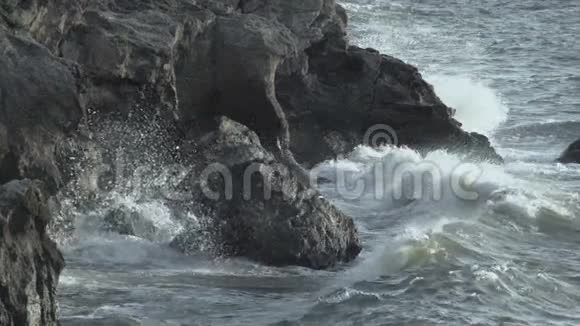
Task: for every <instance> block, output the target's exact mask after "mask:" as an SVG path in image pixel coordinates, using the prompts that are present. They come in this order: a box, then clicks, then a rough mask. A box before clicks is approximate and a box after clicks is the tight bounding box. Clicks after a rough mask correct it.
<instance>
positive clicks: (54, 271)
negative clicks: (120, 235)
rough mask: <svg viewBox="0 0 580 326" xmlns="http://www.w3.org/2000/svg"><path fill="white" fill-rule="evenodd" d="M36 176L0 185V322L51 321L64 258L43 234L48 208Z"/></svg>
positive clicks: (13, 325) (46, 325) (40, 324)
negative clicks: (34, 178) (31, 179)
mask: <svg viewBox="0 0 580 326" xmlns="http://www.w3.org/2000/svg"><path fill="white" fill-rule="evenodd" d="M42 188H43V186H42V184H41V183H40V182H36V181H30V180H21V181H12V182H9V183H7V184H4V185H2V186H0V232H1V236H0V261H2V264H0V324H1V325H6V326H21V325H33V326H52V325H54V326H56V325H58V303H57V298H56V286H57V284H58V277H59V274H60V272H61V271H62V269H63V267H64V259H63V257H62V255H61V254H60V252H59V250H58V249H57V247H56V244H55V243H54V242H52V241H51V240H50V238H49V237H48V235H47V234H46V226H47V224H48V223H49V221H50V212H49V210H48V204H47V201H46V194H45V192H44V191H43V190H42Z"/></svg>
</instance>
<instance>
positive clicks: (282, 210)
mask: <svg viewBox="0 0 580 326" xmlns="http://www.w3.org/2000/svg"><path fill="white" fill-rule="evenodd" d="M218 124H219V126H218V128H217V131H213V132H211V133H209V134H207V135H205V136H204V137H203V138H202V141H201V142H200V143H199V144H198V146H199V148H198V150H199V152H200V153H201V154H202V155H201V157H203V158H205V159H207V162H206V165H203V164H201V165H200V166H207V167H209V168H208V169H206V170H205V172H207V173H201V174H202V175H205V176H206V178H201V179H200V180H199V183H198V184H197V185H196V187H195V189H194V192H195V193H196V195H197V198H198V202H199V203H200V204H201V207H203V208H204V209H205V212H202V213H204V214H210V215H211V216H215V217H216V218H217V219H216V223H215V225H214V228H215V230H214V231H215V234H216V235H217V236H218V237H220V240H221V243H222V244H221V246H222V250H223V252H224V253H225V254H229V255H237V256H244V257H249V258H252V259H255V260H258V261H262V262H266V263H268V264H273V265H302V266H308V267H311V268H326V267H329V266H332V265H334V264H336V263H337V262H348V261H350V260H352V259H353V258H354V257H356V256H357V254H358V253H359V251H360V250H361V247H360V243H359V240H358V237H357V231H356V228H355V226H354V223H353V221H352V219H351V218H349V217H347V216H345V215H344V214H343V213H341V212H340V211H338V210H337V209H336V208H335V207H333V206H332V205H331V204H330V203H329V202H328V201H327V200H326V199H324V198H323V197H322V196H321V195H320V194H319V193H318V192H317V191H315V190H313V189H310V188H308V187H307V186H304V185H303V184H301V182H300V177H298V176H296V174H295V172H294V171H292V170H291V169H290V168H288V166H287V165H284V164H281V163H280V162H279V161H277V160H276V159H275V157H274V155H272V154H271V153H269V152H268V151H266V150H265V149H264V148H263V147H262V146H261V144H260V140H259V139H258V136H257V135H256V134H255V133H254V132H252V131H251V130H249V129H248V128H247V127H245V126H243V125H241V124H239V123H237V122H234V121H232V120H230V119H228V118H219V120H218ZM191 232H194V233H193V234H190V233H191ZM196 235H197V232H196V231H195V230H191V231H186V232H185V233H184V234H182V235H180V236H178V237H177V238H176V239H175V240H174V241H173V243H172V246H173V247H176V248H178V249H180V250H183V251H188V250H190V249H191V248H195V247H196V246H195V245H192V243H194V242H195V241H196Z"/></svg>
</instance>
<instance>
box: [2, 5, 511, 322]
mask: <svg viewBox="0 0 580 326" xmlns="http://www.w3.org/2000/svg"><path fill="white" fill-rule="evenodd" d="M346 26H347V15H346V12H345V11H344V9H343V8H342V7H341V6H340V5H338V4H336V3H335V1H334V0H295V1H288V0H50V1H49V0H27V1H24V0H5V1H2V3H1V4H0V72H1V78H0V184H6V186H5V187H7V188H6V189H9V188H10V189H12V188H13V185H14V184H13V183H11V182H13V181H12V180H16V179H17V180H23V179H34V180H39V181H34V182H33V183H29V182H27V183H26V186H25V185H21V186H19V189H20V188H22V189H25V188H26V187H28V189H36V188H34V187H33V186H32V184H37V183H38V182H42V183H43V184H44V185H46V186H45V188H46V190H45V192H43V193H46V195H47V196H49V195H55V194H58V195H59V196H61V197H62V196H67V194H68V195H70V189H68V187H69V186H68V185H70V184H71V183H74V184H75V185H76V186H78V185H82V188H83V189H82V192H83V194H84V193H86V194H89V196H87V197H83V198H85V200H86V198H94V196H90V194H91V193H93V194H94V193H98V192H103V191H107V190H108V189H109V188H107V186H106V185H110V184H111V183H115V182H116V180H115V176H111V175H110V173H109V174H107V173H102V171H103V166H107V165H110V164H111V162H112V161H114V160H115V155H117V154H118V152H117V150H118V149H119V148H120V147H119V146H120V145H119V144H121V143H123V142H124V140H125V138H126V137H132V136H133V135H134V134H139V135H141V136H142V138H140V139H141V140H140V142H139V143H138V144H132V146H124V147H122V148H123V150H124V151H125V152H126V154H127V155H128V157H129V158H130V159H131V161H132V162H144V163H143V164H149V163H150V162H151V160H142V158H143V157H144V156H147V157H150V156H153V155H154V154H156V153H157V154H159V153H163V155H157V156H159V158H157V159H155V164H159V165H165V164H172V163H179V164H180V165H182V166H187V167H189V168H190V173H189V174H188V176H187V178H185V180H184V182H182V183H181V184H179V185H178V186H176V190H179V191H186V192H187V193H189V194H190V195H191V196H187V198H188V199H187V201H186V202H183V200H182V202H180V203H174V204H175V206H176V207H180V208H187V209H190V210H192V211H193V212H194V213H195V214H196V215H198V216H204V217H207V219H208V220H209V221H210V222H209V223H207V229H208V232H210V233H211V234H212V238H213V239H214V241H215V242H216V243H218V244H219V245H218V246H219V250H217V251H216V252H215V253H216V254H220V255H237V256H246V257H249V258H251V259H255V260H258V261H262V262H264V263H268V264H275V265H285V264H297V265H303V266H308V267H312V268H326V267H329V266H332V265H334V264H336V263H340V262H349V261H351V260H353V259H354V258H355V257H356V256H357V254H358V253H359V251H360V250H361V245H360V242H359V239H358V236H357V232H356V228H355V225H354V223H353V221H352V219H351V218H350V217H348V216H346V215H344V214H343V213H341V212H340V211H339V210H337V209H336V208H334V207H333V206H332V204H331V203H329V202H328V201H327V200H325V199H324V198H323V197H322V196H320V195H319V194H318V193H317V191H316V190H315V189H313V185H311V184H310V183H309V182H308V181H309V178H308V175H307V169H308V168H309V167H311V166H313V165H314V164H316V163H318V162H321V161H323V160H326V159H331V158H334V157H336V156H337V155H340V154H344V153H347V152H348V151H350V150H352V149H353V148H354V147H355V146H357V145H358V144H361V143H363V142H364V141H365V140H366V138H368V137H367V136H368V135H367V132H368V130H369V129H372V127H373V126H375V125H388V126H390V127H389V128H392V130H393V131H394V132H396V136H397V140H398V144H399V145H409V146H412V147H414V148H417V149H420V150H429V149H431V148H442V147H444V148H449V149H450V150H454V151H462V152H465V153H467V154H468V155H470V156H471V157H473V158H474V159H486V160H493V161H501V158H500V157H499V156H498V155H497V154H496V153H495V151H494V150H493V148H492V147H491V146H490V144H489V141H488V140H487V138H485V137H484V136H482V135H478V134H474V133H467V132H465V131H463V130H462V129H461V124H460V123H459V122H457V121H456V120H454V119H453V109H452V108H449V107H447V106H446V105H445V104H444V103H442V102H441V100H440V99H439V98H438V97H437V96H436V94H435V93H434V92H433V88H432V87H431V86H430V85H429V84H427V83H426V82H425V81H424V80H423V79H422V77H421V75H420V74H419V72H418V71H417V69H415V68H414V67H412V66H410V65H407V64H405V63H404V62H402V61H400V60H397V59H396V58H392V57H389V56H387V55H382V54H380V53H378V52H377V51H375V50H373V49H361V48H358V47H355V46H351V45H349V42H348V38H347V35H346ZM119 125H120V126H122V127H121V128H118V126H119ZM152 126H154V127H155V128H154V130H155V132H156V133H160V134H161V138H162V139H163V141H162V142H161V143H160V144H156V145H152V144H151V143H149V142H148V141H147V139H148V138H147V137H148V135H149V134H150V133H149V130H152V129H151V128H152ZM119 130H122V132H121V131H119ZM390 130H391V129H390ZM217 163H219V167H220V168H222V169H226V170H227V173H226V175H227V174H229V176H230V177H231V178H223V176H224V173H225V172H224V171H221V172H224V173H221V174H220V173H217V174H216V173H214V174H212V175H211V176H209V175H208V176H207V178H201V176H204V172H206V171H207V169H206V168H207V167H208V166H212V165H214V164H217ZM249 169H250V171H251V172H255V173H256V174H257V175H258V177H257V178H253V177H250V178H249V179H248V178H245V176H246V173H247V172H248V170H249ZM217 172H220V171H217ZM248 180H249V184H247V183H248ZM19 182H23V181H19ZM9 185H10V186H9ZM103 185H105V186H103ZM226 186H231V187H230V188H227V187H226ZM30 187H33V188H30ZM3 189H4V188H3ZM208 189H209V190H210V191H209V193H211V194H212V195H210V196H208ZM247 190H249V191H251V193H252V194H253V195H252V196H249V197H248V196H247ZM6 191H8V190H6ZM79 191H81V190H80V189H78V188H75V192H79ZM10 192H13V191H12V190H10ZM30 193H37V192H36V191H35V190H26V191H24V190H19V191H16V192H15V194H16V195H11V198H12V197H15V198H17V199H14V200H10V201H6V203H5V204H4V202H3V205H4V206H2V207H5V208H6V212H9V213H5V214H7V215H6V216H4V215H3V216H4V220H6V221H7V222H5V223H4V224H3V225H5V227H4V229H5V232H4V233H3V234H4V235H3V237H2V238H0V254H2V257H5V252H6V253H7V254H8V255H9V256H10V255H12V256H11V258H7V259H8V260H6V259H3V262H8V261H11V263H7V264H3V265H2V267H3V268H0V281H1V283H0V289H1V290H2V291H0V300H1V301H0V302H1V303H2V304H1V305H0V321H4V320H7V321H8V325H11V324H14V325H21V324H22V322H24V324H26V323H28V324H31V325H49V324H51V323H53V322H54V320H55V318H56V317H55V316H56V308H55V307H56V303H55V302H54V289H55V286H56V283H57V282H56V281H57V278H58V273H59V271H60V269H61V268H62V258H61V257H60V255H59V254H58V252H57V251H56V249H54V246H53V245H52V244H51V243H50V241H49V240H48V239H47V237H46V235H45V232H44V228H45V224H46V221H47V220H48V216H47V214H46V213H45V212H44V210H42V214H41V213H39V211H38V208H37V206H38V205H37V204H34V205H32V204H30V202H29V201H30V200H32V199H30V195H29V194H30ZM23 194H24V195H23ZM213 195H215V198H214V196H213ZM55 198H57V197H55ZM41 206H43V205H41ZM43 207H44V206H43ZM14 209H17V210H16V211H14V212H13V210H14ZM10 212H12V213H10ZM15 212H16V213H15ZM11 216H18V219H20V220H22V222H19V223H17V224H18V225H19V228H18V230H15V229H14V228H11V227H10V225H13V224H14V223H13V222H10V221H11V220H12V219H14V218H13V217H11ZM34 221H37V222H34ZM39 221H41V222H39ZM114 224H115V223H113V225H114ZM23 225H24V226H23ZM197 232H198V230H197V229H195V228H192V229H190V228H186V231H184V233H183V234H181V235H179V236H178V237H177V238H176V239H175V240H174V241H173V242H172V243H171V245H172V246H173V247H175V248H177V249H178V250H182V251H184V252H191V251H195V250H198V249H199V248H198V247H197V246H196V242H197V240H198V239H197V235H198V233H197ZM16 234H18V235H19V236H14V235H16ZM27 243H29V244H31V245H30V246H27V245H26V244H27ZM4 248H14V249H10V250H12V251H10V250H8V249H4ZM6 250H8V251H6ZM14 256H16V258H14ZM19 257H20V258H19ZM10 259H12V260H10ZM14 259H16V262H15V260H14ZM28 265H34V267H33V268H31V269H29V274H25V275H23V274H19V275H17V274H16V273H18V271H20V270H21V269H19V268H21V267H22V268H23V267H25V266H28ZM6 266H8V268H6ZM19 277H20V278H19ZM31 279H33V280H34V282H36V284H35V285H34V287H33V288H31V287H30V286H29V285H30V284H33V283H30V280H31ZM31 289H32V290H31ZM37 303H40V306H38V305H37ZM38 307H41V308H38ZM38 309H40V310H38ZM2 318H4V319H2Z"/></svg>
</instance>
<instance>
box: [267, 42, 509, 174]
mask: <svg viewBox="0 0 580 326" xmlns="http://www.w3.org/2000/svg"><path fill="white" fill-rule="evenodd" d="M306 52H307V54H308V57H309V65H308V71H307V72H306V73H301V72H299V71H300V70H299V69H295V71H298V72H299V73H293V74H290V75H287V76H284V75H280V76H279V77H278V80H277V90H278V92H277V94H278V98H279V99H280V102H281V103H282V105H283V107H284V108H285V109H286V115H287V118H288V123H289V125H290V134H291V135H292V143H291V144H292V151H293V153H294V154H295V156H296V158H297V159H298V161H299V162H301V163H304V164H307V165H310V166H311V165H313V164H315V163H318V162H320V161H322V160H325V159H328V158H332V157H336V156H337V155H338V154H343V153H345V152H348V151H350V150H352V149H353V148H354V147H355V146H357V145H359V144H363V143H365V144H367V145H379V144H375V143H374V142H373V141H372V136H374V135H372V134H371V133H370V132H371V131H372V130H373V128H374V129H377V130H375V132H382V133H383V134H385V136H388V137H390V138H391V142H389V143H390V144H393V145H408V146H411V147H414V148H418V149H424V150H428V149H433V148H447V149H450V150H454V151H460V152H466V153H468V154H470V156H471V157H473V158H475V159H484V160H491V161H495V162H498V161H499V162H501V161H502V159H501V157H500V156H499V155H497V153H496V152H495V151H494V149H493V148H492V147H491V145H490V143H489V141H488V139H487V138H486V137H485V136H482V135H479V134H476V133H468V132H465V131H463V130H462V129H461V124H460V123H459V122H457V121H456V120H454V119H453V114H454V111H453V109H451V108H449V107H447V106H446V105H445V104H443V103H442V102H441V100H440V99H439V98H438V97H437V95H436V94H435V93H434V91H433V88H432V86H431V85H429V84H428V83H427V82H425V81H424V80H423V78H422V77H421V75H420V74H419V72H418V71H417V69H416V68H415V67H413V66H410V65H408V64H405V63H404V62H402V61H400V60H398V59H395V58H393V57H389V56H386V55H381V54H379V53H378V52H377V51H375V50H372V49H361V48H357V47H349V48H342V47H337V46H333V45H332V44H329V43H328V42H327V41H326V40H325V41H322V42H321V43H319V44H315V45H313V46H312V47H311V48H310V49H308V50H307V51H306ZM381 125H384V126H389V128H392V129H387V128H385V127H384V126H383V127H381Z"/></svg>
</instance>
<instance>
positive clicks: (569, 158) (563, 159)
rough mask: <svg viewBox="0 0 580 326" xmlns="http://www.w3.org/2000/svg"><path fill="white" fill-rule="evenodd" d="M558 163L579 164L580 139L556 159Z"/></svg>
mask: <svg viewBox="0 0 580 326" xmlns="http://www.w3.org/2000/svg"><path fill="white" fill-rule="evenodd" d="M558 162H560V163H580V139H578V140H577V141H575V142H574V143H572V144H571V145H570V146H568V148H567V149H566V150H565V151H564V153H562V155H561V156H560V158H558Z"/></svg>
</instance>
